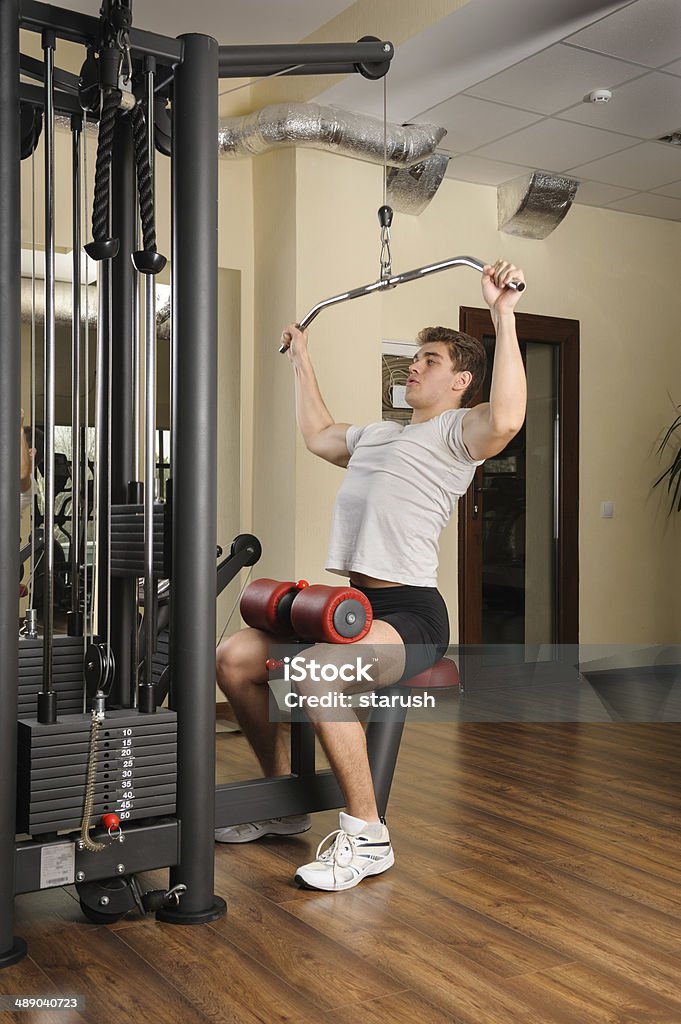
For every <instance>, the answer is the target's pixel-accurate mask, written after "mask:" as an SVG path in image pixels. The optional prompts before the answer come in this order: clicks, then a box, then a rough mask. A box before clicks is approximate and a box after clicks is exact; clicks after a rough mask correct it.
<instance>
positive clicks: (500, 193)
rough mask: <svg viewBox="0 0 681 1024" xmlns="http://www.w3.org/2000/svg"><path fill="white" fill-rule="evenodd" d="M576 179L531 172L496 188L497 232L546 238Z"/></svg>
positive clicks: (571, 195) (572, 193) (567, 205)
mask: <svg viewBox="0 0 681 1024" xmlns="http://www.w3.org/2000/svg"><path fill="white" fill-rule="evenodd" d="M578 185H579V182H578V181H576V180H575V179H574V178H566V177H564V176H563V175H558V174H549V173H548V172H546V171H531V172H530V174H523V175H521V177H519V178H514V179H513V181H507V182H505V183H504V184H503V185H500V186H499V188H498V189H497V218H498V227H499V230H500V231H504V232H505V233H506V234H507V235H520V237H521V238H546V237H547V236H548V235H550V234H551V232H552V231H554V230H555V228H557V227H558V225H559V224H560V222H561V221H562V219H563V218H564V217H565V215H566V213H567V212H568V210H569V209H570V207H571V206H572V203H573V201H574V198H575V196H576V194H577V187H578Z"/></svg>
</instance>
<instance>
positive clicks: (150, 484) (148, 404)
mask: <svg viewBox="0 0 681 1024" xmlns="http://www.w3.org/2000/svg"><path fill="white" fill-rule="evenodd" d="M146 86H147V148H148V156H149V171H150V174H151V188H152V193H153V190H154V71H153V68H151V67H149V68H148V69H147V72H146ZM144 278H145V280H144V285H145V291H144V294H145V301H144V307H145V308H144V314H145V330H144V334H145V364H144V366H145V369H144V374H145V376H144V386H145V420H144V435H145V438H144V617H145V619H146V620H147V621H146V628H145V631H144V638H145V652H144V682H145V684H146V685H147V686H151V687H153V685H154V683H153V673H152V668H153V666H152V658H153V655H154V651H155V650H156V623H155V621H154V618H155V616H154V610H155V607H156V604H155V601H154V599H153V594H154V589H155V586H156V582H155V580H154V482H155V479H156V277H155V275H154V274H145V275H144ZM154 703H155V702H154Z"/></svg>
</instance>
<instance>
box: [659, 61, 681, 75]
mask: <svg viewBox="0 0 681 1024" xmlns="http://www.w3.org/2000/svg"><path fill="white" fill-rule="evenodd" d="M663 70H664V71H666V73H667V74H668V75H681V60H675V61H674V63H673V64H667V65H665V67H664V68H663Z"/></svg>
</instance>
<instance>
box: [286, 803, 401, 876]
mask: <svg viewBox="0 0 681 1024" xmlns="http://www.w3.org/2000/svg"><path fill="white" fill-rule="evenodd" d="M374 831H378V830H375V829H373V828H372V829H371V832H372V833H373V832H374ZM330 839H332V840H333V842H332V844H331V846H330V847H329V848H328V850H325V851H324V853H321V852H320V851H321V849H322V847H323V846H324V844H325V843H328V841H329V840H330ZM394 863H395V855H394V854H393V848H392V846H391V845H390V833H389V832H388V829H387V827H386V825H385V824H384V823H381V827H380V832H379V834H378V835H373V834H367V822H366V821H362V819H361V818H353V817H352V815H351V814H346V813H345V812H344V811H341V814H340V828H339V829H338V830H337V831H336V832H332V833H331V834H330V835H328V836H327V837H326V839H323V840H322V842H321V843H320V844H319V846H318V847H317V853H316V857H315V860H313V861H312V863H310V864H303V866H302V867H300V868H298V870H297V871H296V874H295V881H296V882H298V884H299V885H301V886H304V887H305V888H307V889H324V890H325V891H328V892H338V891H340V890H341V889H352V888H353V886H355V885H357V883H358V882H361V881H362V879H363V878H364V877H365V876H366V875H380V874H381V873H382V872H383V871H387V870H388V868H390V867H392V866H393V864H394Z"/></svg>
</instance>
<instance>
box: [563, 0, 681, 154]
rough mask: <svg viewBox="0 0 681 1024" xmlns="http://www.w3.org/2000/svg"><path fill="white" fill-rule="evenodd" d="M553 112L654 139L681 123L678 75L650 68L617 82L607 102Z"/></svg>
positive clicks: (564, 116)
mask: <svg viewBox="0 0 681 1024" xmlns="http://www.w3.org/2000/svg"><path fill="white" fill-rule="evenodd" d="M680 6H681V4H680ZM557 116H558V117H560V118H565V119H566V120H568V121H578V122H579V123H580V124H589V125H592V127H594V128H606V129H608V130H609V131H613V132H623V133H624V134H625V135H634V136H636V137H637V138H639V139H658V138H659V137H660V136H661V135H665V134H666V133H667V132H670V131H676V129H677V128H679V127H681V78H675V77H674V76H673V75H662V74H660V73H659V72H658V71H652V72H650V74H647V75H643V77H642V78H637V79H636V80H635V81H633V82H626V83H625V84H624V85H620V86H618V88H617V89H615V90H614V91H613V95H612V99H611V100H610V102H609V103H580V104H578V105H577V106H575V107H571V108H570V109H569V110H565V111H563V113H562V114H558V115H557Z"/></svg>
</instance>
